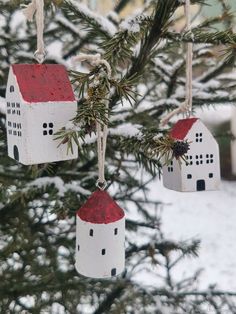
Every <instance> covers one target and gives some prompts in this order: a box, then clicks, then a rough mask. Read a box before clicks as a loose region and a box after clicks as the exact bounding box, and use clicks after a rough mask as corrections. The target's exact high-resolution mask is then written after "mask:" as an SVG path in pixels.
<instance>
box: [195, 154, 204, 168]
mask: <svg viewBox="0 0 236 314" xmlns="http://www.w3.org/2000/svg"><path fill="white" fill-rule="evenodd" d="M195 158H196V165H197V166H198V165H202V164H203V155H202V154H200V155H195Z"/></svg>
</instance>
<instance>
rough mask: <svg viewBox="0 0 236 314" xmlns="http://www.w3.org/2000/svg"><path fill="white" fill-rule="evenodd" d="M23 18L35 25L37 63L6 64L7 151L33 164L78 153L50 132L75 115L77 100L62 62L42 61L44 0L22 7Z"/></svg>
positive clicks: (53, 131)
mask: <svg viewBox="0 0 236 314" xmlns="http://www.w3.org/2000/svg"><path fill="white" fill-rule="evenodd" d="M23 13H24V14H25V16H26V18H27V19H28V20H29V21H32V19H33V17H34V16H35V19H36V25H37V50H36V52H35V53H34V56H35V59H36V61H37V62H38V63H39V64H14V65H12V66H11V67H10V71H9V76H8V82H7V91H6V102H7V114H6V120H7V121H6V123H7V146H8V155H9V156H10V157H11V158H13V159H15V160H17V161H19V162H20V163H22V164H24V165H34V164H41V163H48V162H56V161H61V160H70V159H75V158H77V157H78V149H76V145H75V144H73V146H74V147H73V152H69V153H68V152H67V147H66V145H61V146H59V140H54V136H53V135H54V134H55V133H56V132H57V131H59V130H60V129H61V128H62V127H65V126H66V125H67V124H68V122H69V121H70V120H71V119H72V118H74V117H75V116H76V111H77V102H76V100H75V96H74V93H73V90H72V87H71V84H70V81H69V77H68V74H67V71H66V69H65V67H64V66H62V65H57V64H42V63H43V61H44V58H45V55H46V52H45V48H44V41H43V30H44V1H43V0H32V2H31V3H30V4H28V6H27V7H26V8H25V9H24V10H23Z"/></svg>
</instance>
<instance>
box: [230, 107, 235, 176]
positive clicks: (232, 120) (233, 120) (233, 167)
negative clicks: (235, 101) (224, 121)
mask: <svg viewBox="0 0 236 314" xmlns="http://www.w3.org/2000/svg"><path fill="white" fill-rule="evenodd" d="M231 132H232V134H233V135H234V136H235V137H236V108H232V117H231ZM231 164H232V173H233V174H234V175H236V140H233V141H231Z"/></svg>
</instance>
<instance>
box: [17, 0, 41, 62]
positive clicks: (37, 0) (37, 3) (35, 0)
mask: <svg viewBox="0 0 236 314" xmlns="http://www.w3.org/2000/svg"><path fill="white" fill-rule="evenodd" d="M23 13H24V15H25V17H26V18H27V20H28V21H33V17H34V14H35V15H36V26H37V50H36V51H35V53H34V56H35V59H36V60H37V61H38V63H43V61H44V59H45V56H46V52H45V48H44V41H43V30H44V0H32V2H31V3H30V4H29V5H28V6H27V7H26V8H25V9H23Z"/></svg>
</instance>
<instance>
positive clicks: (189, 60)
mask: <svg viewBox="0 0 236 314" xmlns="http://www.w3.org/2000/svg"><path fill="white" fill-rule="evenodd" d="M185 15H186V28H185V30H186V31H187V32H188V31H191V11H190V0H185ZM192 85H193V44H192V43H187V55H186V94H185V102H184V103H182V104H181V105H180V106H179V108H177V109H174V110H173V111H171V112H170V113H168V114H167V115H166V116H165V117H164V118H163V119H162V120H161V125H163V126H164V125H166V124H167V123H168V122H169V120H170V119H171V118H172V117H173V116H175V115H177V114H179V113H187V116H190V115H191V113H192V106H193V90H192Z"/></svg>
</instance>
